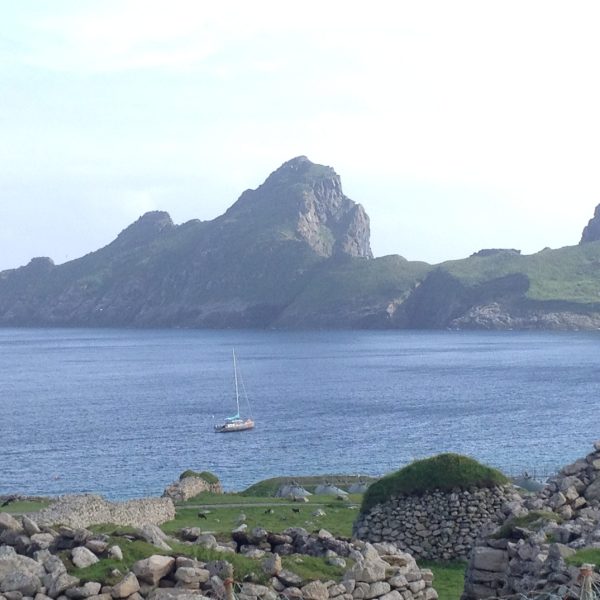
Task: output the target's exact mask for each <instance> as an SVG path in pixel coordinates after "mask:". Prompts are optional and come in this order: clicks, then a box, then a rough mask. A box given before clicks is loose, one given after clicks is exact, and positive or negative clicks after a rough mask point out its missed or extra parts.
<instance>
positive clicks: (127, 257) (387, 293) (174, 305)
mask: <svg viewBox="0 0 600 600" xmlns="http://www.w3.org/2000/svg"><path fill="white" fill-rule="evenodd" d="M599 232H600V207H598V208H596V213H595V217H594V218H593V219H592V220H591V221H590V223H589V224H588V225H587V227H586V228H585V230H584V232H583V235H582V239H581V243H580V244H579V245H577V246H571V247H566V248H561V249H558V250H550V249H544V250H542V251H540V252H538V253H537V254H533V255H528V256H525V255H521V253H520V252H519V251H518V250H512V249H510V250H503V249H484V250H480V251H478V252H475V253H474V254H473V255H472V256H470V257H469V258H465V259H463V260H456V261H450V262H444V263H442V264H439V265H429V264H427V263H424V262H414V261H413V262H411V261H407V260H405V259H404V258H402V257H401V256H399V255H393V256H384V257H380V258H374V257H373V255H372V251H371V247H370V229H369V217H368V215H367V213H366V212H365V210H364V208H363V207H362V206H361V205H360V204H356V203H355V202H353V201H352V200H351V199H349V198H348V197H347V196H345V195H344V193H343V191H342V185H341V180H340V178H339V176H338V175H337V174H336V172H335V171H334V170H333V169H332V168H331V167H327V166H322V165H317V164H314V163H312V162H311V161H310V160H308V158H306V157H304V156H300V157H297V158H294V159H292V160H290V161H288V162H286V163H284V164H283V165H282V166H281V167H279V168H278V169H277V170H276V171H274V172H273V173H272V174H271V175H269V177H268V178H267V179H266V181H265V182H264V183H263V184H262V185H260V186H259V187H258V188H256V189H255V190H247V191H245V192H244V193H243V194H242V195H241V196H240V197H239V199H238V200H237V201H236V202H235V203H234V204H233V205H232V206H231V207H230V208H229V209H228V210H227V211H226V212H225V214H223V215H221V216H219V217H217V218H216V219H214V220H212V221H197V220H192V221H189V222H187V223H184V224H182V225H175V224H174V223H173V221H172V220H171V218H170V216H169V215H168V214H167V213H165V212H159V211H157V212H150V213H147V214H145V215H143V216H142V217H140V219H138V220H137V221H136V222H135V223H133V224H132V225H130V226H129V227H127V228H126V229H125V230H124V231H123V232H121V233H120V234H119V236H118V237H117V238H116V239H115V240H114V241H113V242H111V243H110V244H108V245H107V246H105V247H104V248H101V249H100V250H97V251H96V252H92V253H90V254H88V255H86V256H83V257H81V258H79V259H77V260H73V261H70V262H67V263H64V264H61V265H55V264H54V262H53V261H52V260H51V259H50V258H34V259H32V260H31V262H30V263H29V264H28V265H27V266H24V267H20V268H16V269H11V270H7V271H3V272H1V273H0V326H69V327H108V326H110V327H121V326H124V327H199V328H201V327H211V328H230V327H238V328H244V327H245V328H388V329H394V328H396V329H402V328H412V329H442V328H452V329H571V330H577V329H587V330H592V329H598V328H600V271H599V270H598V265H600V233H599Z"/></svg>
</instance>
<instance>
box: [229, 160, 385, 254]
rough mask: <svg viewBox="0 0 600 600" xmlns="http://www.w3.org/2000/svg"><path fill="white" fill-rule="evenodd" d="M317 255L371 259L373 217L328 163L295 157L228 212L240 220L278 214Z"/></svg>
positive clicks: (264, 218) (267, 219) (283, 226)
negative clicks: (344, 189) (344, 187)
mask: <svg viewBox="0 0 600 600" xmlns="http://www.w3.org/2000/svg"><path fill="white" fill-rule="evenodd" d="M275 215H276V220H277V222H278V224H279V225H278V226H279V227H281V229H282V230H284V229H285V230H287V231H291V232H293V235H295V237H296V239H300V240H302V241H304V242H306V243H307V244H308V245H309V246H310V247H311V248H312V250H313V251H314V252H315V253H316V254H318V255H319V256H323V257H329V256H333V255H347V256H357V257H364V258H372V256H373V255H372V252H371V246H370V226H369V217H368V216H367V214H366V212H365V210H364V209H363V207H362V206H361V205H360V204H356V202H353V201H352V200H351V199H350V198H348V197H347V196H345V195H344V193H343V192H342V182H341V180H340V177H339V175H338V174H337V173H336V172H335V171H334V170H333V169H332V168H331V167H328V166H325V165H318V164H315V163H313V162H311V161H310V160H309V159H308V158H307V157H306V156H297V157H295V158H292V159H291V160H288V161H287V162H285V163H283V164H282V165H281V166H280V167H279V168H278V169H277V170H275V171H273V172H272V173H271V174H270V175H269V176H268V177H267V179H266V180H265V182H264V183H263V184H262V185H260V186H259V187H258V188H257V189H255V190H247V191H246V192H244V193H243V194H242V195H241V197H240V198H239V200H238V201H237V202H236V203H235V204H234V205H233V206H232V207H231V208H230V209H229V211H227V216H229V217H232V216H235V217H237V218H238V219H246V220H247V219H248V218H252V219H256V218H260V219H261V220H262V221H263V222H265V223H267V222H271V223H272V222H273V221H274V219H275Z"/></svg>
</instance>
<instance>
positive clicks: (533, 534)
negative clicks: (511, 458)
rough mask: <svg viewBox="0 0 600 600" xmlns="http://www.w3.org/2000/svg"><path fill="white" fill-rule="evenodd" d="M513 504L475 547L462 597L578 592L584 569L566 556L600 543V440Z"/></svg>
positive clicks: (571, 594)
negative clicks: (583, 456) (500, 524)
mask: <svg viewBox="0 0 600 600" xmlns="http://www.w3.org/2000/svg"><path fill="white" fill-rule="evenodd" d="M510 508H511V513H510V514H509V516H508V518H507V520H506V521H505V523H503V524H502V526H501V527H498V528H496V529H495V530H494V531H492V532H489V534H488V535H486V536H483V537H482V538H481V539H480V540H479V541H478V543H477V546H476V547H475V548H474V550H473V554H472V555H471V558H470V562H469V566H468V569H467V574H466V580H465V591H464V595H463V600H478V599H480V598H489V597H503V596H509V595H513V594H530V593H532V592H536V593H542V592H550V593H552V594H557V595H558V596H560V597H563V598H568V597H578V595H579V587H578V585H579V584H578V581H580V570H579V569H578V568H577V567H573V566H569V564H568V563H567V561H566V559H567V558H568V557H569V556H572V555H573V554H575V552H576V551H577V550H579V549H581V548H587V547H590V548H600V441H598V442H596V443H595V444H594V451H593V452H592V453H590V454H589V455H588V456H586V457H585V458H582V459H580V460H577V461H576V462H575V463H573V464H571V465H568V466H566V467H564V468H563V469H562V470H561V471H560V473H559V474H558V475H557V476H556V477H554V478H552V479H551V480H549V482H548V484H547V485H546V486H545V487H544V489H543V490H541V492H539V493H538V494H537V495H534V496H530V497H525V498H523V499H521V500H520V501H518V502H514V503H512V505H511V507H510Z"/></svg>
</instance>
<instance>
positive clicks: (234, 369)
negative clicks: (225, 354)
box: [231, 348, 240, 417]
mask: <svg viewBox="0 0 600 600" xmlns="http://www.w3.org/2000/svg"><path fill="white" fill-rule="evenodd" d="M231 352H232V353H233V377H234V379H235V402H236V404H237V415H236V416H237V417H239V416H240V391H239V389H238V377H237V365H236V363H235V349H234V348H232V349H231Z"/></svg>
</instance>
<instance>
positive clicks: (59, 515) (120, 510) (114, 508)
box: [30, 494, 175, 527]
mask: <svg viewBox="0 0 600 600" xmlns="http://www.w3.org/2000/svg"><path fill="white" fill-rule="evenodd" d="M30 516H31V517H33V518H34V519H35V521H36V522H37V523H38V524H39V525H45V526H49V525H56V524H60V525H67V526H69V527H89V526H90V525H95V524H98V523H115V524H116V525H130V526H132V527H142V526H143V525H145V524H147V523H152V524H154V525H160V524H161V523H166V522H167V521H172V520H173V519H174V518H175V506H174V505H173V501H172V500H171V499H170V498H142V499H139V500H127V501H126V502H109V501H108V500H105V499H104V498H103V497H102V496H97V495H94V494H82V495H73V496H61V497H60V498H59V499H58V500H57V501H56V502H54V503H53V504H51V505H50V506H48V508H44V509H43V510H41V511H39V512H37V513H35V514H32V515H30Z"/></svg>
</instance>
